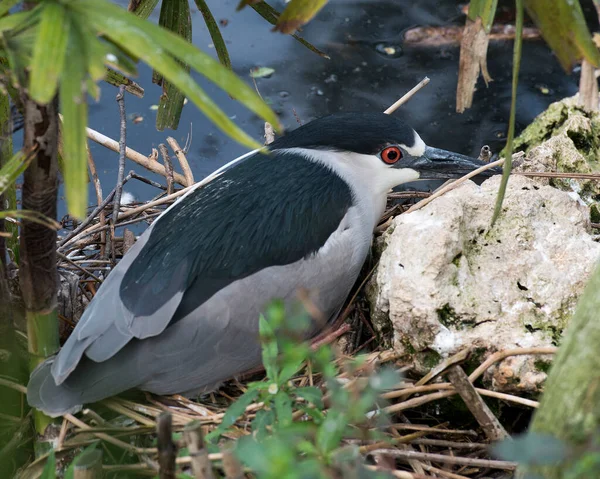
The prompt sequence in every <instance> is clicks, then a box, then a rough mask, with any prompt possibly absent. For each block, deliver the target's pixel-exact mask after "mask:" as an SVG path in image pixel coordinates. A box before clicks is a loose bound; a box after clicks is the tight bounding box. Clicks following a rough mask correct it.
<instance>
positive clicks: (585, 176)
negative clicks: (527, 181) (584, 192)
mask: <svg viewBox="0 0 600 479" xmlns="http://www.w3.org/2000/svg"><path fill="white" fill-rule="evenodd" d="M512 174H513V175H520V176H528V177H533V178H572V179H575V180H600V174H597V173H567V172H564V173H563V172H560V171H515V172H514V173H512Z"/></svg>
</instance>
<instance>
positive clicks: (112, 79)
mask: <svg viewBox="0 0 600 479" xmlns="http://www.w3.org/2000/svg"><path fill="white" fill-rule="evenodd" d="M104 81H105V82H107V83H109V84H111V85H113V86H120V85H125V91H126V92H128V93H131V94H132V95H134V96H137V97H138V98H143V97H144V89H143V88H142V86H141V85H138V84H137V83H136V82H134V81H133V80H130V79H129V78H127V77H126V76H125V75H121V74H120V73H119V72H116V71H114V70H112V69H110V68H108V69H107V71H106V77H105V78H104Z"/></svg>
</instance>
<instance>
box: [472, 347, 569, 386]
mask: <svg viewBox="0 0 600 479" xmlns="http://www.w3.org/2000/svg"><path fill="white" fill-rule="evenodd" d="M557 350H558V348H555V347H553V346H548V347H545V348H543V347H540V348H520V349H507V350H505V351H498V352H497V353H494V354H492V355H491V356H490V357H489V358H487V359H486V360H485V361H484V362H483V363H482V364H481V365H480V366H479V367H478V368H477V369H475V371H473V372H472V373H471V374H470V375H469V381H471V382H475V380H476V379H477V378H479V376H481V375H482V374H483V373H484V372H485V371H486V370H487V369H488V368H489V367H490V366H491V365H492V364H494V363H497V362H498V361H502V360H503V359H505V358H508V357H509V356H523V355H528V354H554V353H556V351H557Z"/></svg>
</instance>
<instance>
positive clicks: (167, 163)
mask: <svg viewBox="0 0 600 479" xmlns="http://www.w3.org/2000/svg"><path fill="white" fill-rule="evenodd" d="M158 151H160V155H161V156H162V159H163V163H164V164H165V171H166V178H167V195H170V194H172V193H173V163H171V158H169V152H168V151H167V147H166V146H165V145H164V144H163V143H161V144H160V145H158Z"/></svg>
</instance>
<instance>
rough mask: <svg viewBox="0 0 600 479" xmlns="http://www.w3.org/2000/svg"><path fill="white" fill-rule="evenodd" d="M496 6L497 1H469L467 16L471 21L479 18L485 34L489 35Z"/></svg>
mask: <svg viewBox="0 0 600 479" xmlns="http://www.w3.org/2000/svg"><path fill="white" fill-rule="evenodd" d="M497 6H498V0H471V2H470V3H469V15H468V16H469V18H470V19H471V20H473V21H476V20H477V17H479V18H481V22H482V23H483V28H484V29H485V32H486V33H490V30H491V29H492V23H494V16H495V15H496V7H497Z"/></svg>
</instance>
